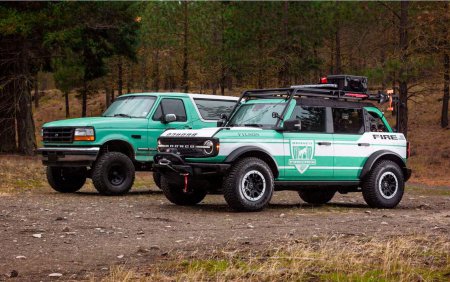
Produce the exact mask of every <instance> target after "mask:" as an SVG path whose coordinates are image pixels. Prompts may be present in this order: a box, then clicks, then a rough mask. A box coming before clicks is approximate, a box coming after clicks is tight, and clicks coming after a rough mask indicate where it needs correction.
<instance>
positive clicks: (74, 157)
mask: <svg viewBox="0 0 450 282" xmlns="http://www.w3.org/2000/svg"><path fill="white" fill-rule="evenodd" d="M99 152H100V148H99V147H86V148H84V147H81V148H80V147H44V148H39V149H38V150H37V153H38V154H40V155H42V163H43V164H44V165H48V166H90V165H91V164H92V163H93V162H94V161H95V160H96V159H97V156H98V154H99Z"/></svg>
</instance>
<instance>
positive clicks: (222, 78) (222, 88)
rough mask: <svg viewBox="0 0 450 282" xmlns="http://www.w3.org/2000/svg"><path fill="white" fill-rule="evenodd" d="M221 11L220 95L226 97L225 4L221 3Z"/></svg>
mask: <svg viewBox="0 0 450 282" xmlns="http://www.w3.org/2000/svg"><path fill="white" fill-rule="evenodd" d="M220 5H221V7H220V8H221V11H220V39H221V40H220V53H221V60H220V61H221V64H220V94H221V95H222V96H224V95H225V83H226V82H225V81H226V78H227V77H226V76H227V74H226V62H225V59H226V56H225V15H224V13H225V3H223V2H221V3H220Z"/></svg>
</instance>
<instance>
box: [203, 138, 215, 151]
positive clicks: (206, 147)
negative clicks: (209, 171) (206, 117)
mask: <svg viewBox="0 0 450 282" xmlns="http://www.w3.org/2000/svg"><path fill="white" fill-rule="evenodd" d="M203 146H204V148H203V152H205V154H207V155H211V154H212V153H213V152H214V142H213V141H211V140H206V141H205V142H204V143H203Z"/></svg>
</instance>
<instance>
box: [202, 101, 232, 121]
mask: <svg viewBox="0 0 450 282" xmlns="http://www.w3.org/2000/svg"><path fill="white" fill-rule="evenodd" d="M194 102H195V104H196V105H197V108H198V110H199V112H200V115H201V116H202V118H203V119H213V120H218V119H220V115H221V114H227V115H228V114H229V113H230V112H231V111H232V110H233V107H234V105H236V101H230V100H209V99H201V98H197V99H194Z"/></svg>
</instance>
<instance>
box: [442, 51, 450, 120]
mask: <svg viewBox="0 0 450 282" xmlns="http://www.w3.org/2000/svg"><path fill="white" fill-rule="evenodd" d="M449 65H450V62H449V54H448V53H447V52H446V53H445V54H444V96H443V97H442V115H441V127H442V128H446V127H447V126H448V100H449V84H450V72H449Z"/></svg>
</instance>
